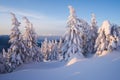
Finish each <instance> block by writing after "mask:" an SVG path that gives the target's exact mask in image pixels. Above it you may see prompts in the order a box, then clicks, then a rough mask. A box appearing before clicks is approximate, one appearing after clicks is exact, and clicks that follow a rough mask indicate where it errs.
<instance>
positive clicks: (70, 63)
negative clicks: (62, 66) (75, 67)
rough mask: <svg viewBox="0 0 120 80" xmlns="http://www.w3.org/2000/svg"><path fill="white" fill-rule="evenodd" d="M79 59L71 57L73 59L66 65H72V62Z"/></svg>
mask: <svg viewBox="0 0 120 80" xmlns="http://www.w3.org/2000/svg"><path fill="white" fill-rule="evenodd" d="M78 61H79V59H77V58H73V59H71V60H70V61H69V62H68V63H67V65H66V66H70V65H72V64H74V63H76V62H78Z"/></svg>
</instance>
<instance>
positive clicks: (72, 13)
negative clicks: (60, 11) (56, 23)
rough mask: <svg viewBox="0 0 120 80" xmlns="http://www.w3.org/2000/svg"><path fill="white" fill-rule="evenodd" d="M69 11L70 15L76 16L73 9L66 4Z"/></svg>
mask: <svg viewBox="0 0 120 80" xmlns="http://www.w3.org/2000/svg"><path fill="white" fill-rule="evenodd" d="M68 8H69V11H70V16H76V13H75V9H74V8H73V7H72V6H68Z"/></svg>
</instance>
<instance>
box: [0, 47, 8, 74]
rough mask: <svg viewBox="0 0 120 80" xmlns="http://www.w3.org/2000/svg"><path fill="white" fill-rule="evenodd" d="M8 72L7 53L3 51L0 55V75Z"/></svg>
mask: <svg viewBox="0 0 120 80" xmlns="http://www.w3.org/2000/svg"><path fill="white" fill-rule="evenodd" d="M6 72H8V64H7V52H6V51H5V49H3V50H2V53H0V74H1V73H6Z"/></svg>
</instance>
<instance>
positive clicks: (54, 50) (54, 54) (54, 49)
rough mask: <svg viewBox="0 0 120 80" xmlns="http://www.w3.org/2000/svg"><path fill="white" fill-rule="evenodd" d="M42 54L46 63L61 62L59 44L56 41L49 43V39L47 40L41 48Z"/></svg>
mask: <svg viewBox="0 0 120 80" xmlns="http://www.w3.org/2000/svg"><path fill="white" fill-rule="evenodd" d="M41 52H42V54H43V55H44V60H45V61H56V60H59V52H58V43H57V41H56V40H55V41H54V40H52V41H47V38H45V40H44V42H43V43H42V46H41Z"/></svg>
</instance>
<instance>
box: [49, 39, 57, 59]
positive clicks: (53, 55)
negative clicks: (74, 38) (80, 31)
mask: <svg viewBox="0 0 120 80" xmlns="http://www.w3.org/2000/svg"><path fill="white" fill-rule="evenodd" d="M50 60H51V61H53V60H55V61H56V60H59V52H58V42H57V41H56V40H55V41H54V42H52V46H51V55H50Z"/></svg>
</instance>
